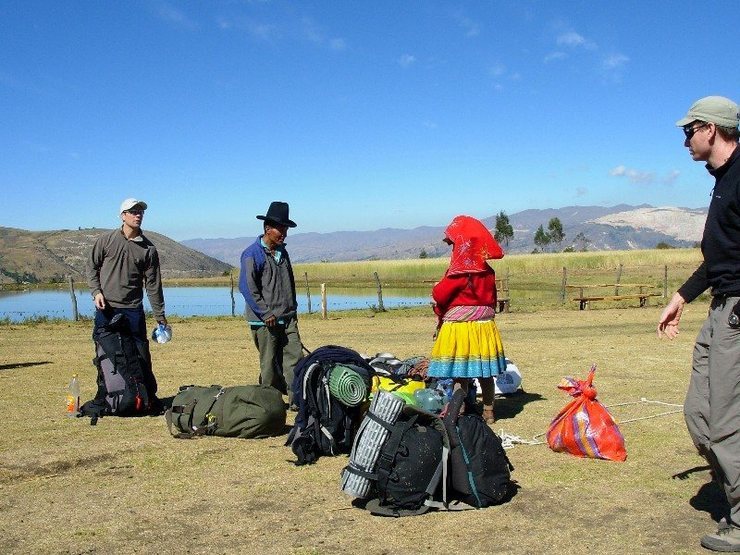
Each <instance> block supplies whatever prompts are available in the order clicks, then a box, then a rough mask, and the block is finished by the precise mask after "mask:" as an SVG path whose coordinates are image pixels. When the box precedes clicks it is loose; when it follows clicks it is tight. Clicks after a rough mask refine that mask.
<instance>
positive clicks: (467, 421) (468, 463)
mask: <svg viewBox="0 0 740 555" xmlns="http://www.w3.org/2000/svg"><path fill="white" fill-rule="evenodd" d="M464 400H465V393H464V392H463V391H462V390H460V389H458V390H457V391H455V393H454V394H453V396H452V400H451V401H450V403H449V405H448V409H447V415H446V416H445V418H444V424H445V428H446V429H447V435H448V437H449V440H450V464H449V468H450V471H449V474H450V488H451V490H452V493H451V495H452V496H454V497H456V498H458V499H460V500H461V501H463V502H465V503H467V504H469V505H472V506H473V507H477V508H482V507H488V506H489V505H494V504H496V503H501V502H502V501H504V500H505V499H506V498H507V496H509V495H510V494H512V493H513V492H514V490H513V487H512V486H513V484H512V482H511V471H512V470H514V467H513V466H512V465H511V462H509V458H508V457H507V456H506V451H504V448H503V446H502V444H501V439H500V438H499V437H498V436H497V435H496V433H495V432H494V431H493V430H491V428H489V427H488V425H487V424H486V423H485V421H484V420H483V418H481V416H480V415H478V414H467V413H466V414H462V415H461V414H460V408H461V406H462V404H463V402H464Z"/></svg>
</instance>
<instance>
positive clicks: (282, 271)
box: [239, 201, 301, 398]
mask: <svg viewBox="0 0 740 555" xmlns="http://www.w3.org/2000/svg"><path fill="white" fill-rule="evenodd" d="M288 210H289V207H288V203H286V202H279V201H276V202H273V203H271V204H270V207H269V209H268V210H267V214H265V215H264V216H257V219H258V220H263V221H264V226H263V227H264V233H263V234H262V235H260V236H259V237H257V240H256V241H255V242H254V243H252V244H251V245H250V246H249V247H247V248H246V249H244V252H243V253H242V257H241V273H240V275H239V290H240V291H241V292H242V295H244V300H245V301H246V308H245V318H246V320H247V323H248V324H249V327H250V330H251V332H252V338H253V339H254V344H255V346H256V347H257V350H258V351H259V356H260V383H261V384H265V385H271V386H272V387H274V388H276V389H279V390H280V391H282V392H283V393H284V394H288V396H289V398H290V397H291V395H290V393H291V392H290V389H291V384H292V382H293V367H294V366H295V365H296V363H297V362H298V359H300V358H301V337H300V335H299V333H298V321H297V316H296V314H297V310H298V303H297V301H296V292H295V279H294V277H293V267H292V266H291V264H290V257H289V256H288V251H286V250H285V244H284V241H285V237H286V236H287V235H288V228H289V227H296V224H295V222H293V221H292V220H291V219H290V218H289V217H288Z"/></svg>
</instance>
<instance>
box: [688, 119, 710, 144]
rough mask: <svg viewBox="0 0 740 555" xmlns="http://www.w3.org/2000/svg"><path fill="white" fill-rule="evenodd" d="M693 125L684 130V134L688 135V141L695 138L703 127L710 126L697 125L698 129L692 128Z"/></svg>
mask: <svg viewBox="0 0 740 555" xmlns="http://www.w3.org/2000/svg"><path fill="white" fill-rule="evenodd" d="M692 125H693V124H689V125H687V126H686V127H684V128H683V134H684V135H686V140H689V139H691V137H693V136H694V133H696V132H697V131H699V129H701V128H702V127H706V126H707V125H709V124H708V123H702V124H701V125H697V126H696V127H692Z"/></svg>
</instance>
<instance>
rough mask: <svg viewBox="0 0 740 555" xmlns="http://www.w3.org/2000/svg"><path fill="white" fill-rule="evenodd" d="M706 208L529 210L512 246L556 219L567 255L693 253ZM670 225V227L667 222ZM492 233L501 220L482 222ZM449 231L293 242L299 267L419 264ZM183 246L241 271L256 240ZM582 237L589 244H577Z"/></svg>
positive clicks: (301, 236) (317, 236)
mask: <svg viewBox="0 0 740 555" xmlns="http://www.w3.org/2000/svg"><path fill="white" fill-rule="evenodd" d="M706 211H707V209H706V208H698V209H692V208H680V207H653V206H651V205H649V204H641V205H637V206H633V205H628V204H618V205H615V206H611V207H603V206H565V207H563V208H547V209H527V210H523V211H521V212H517V213H514V214H511V215H509V222H510V223H511V225H512V227H513V228H514V237H513V239H512V240H511V241H510V242H509V244H508V245H507V246H506V249H505V250H506V251H507V252H509V253H525V252H532V250H533V249H534V247H535V245H534V240H533V238H534V233H535V231H536V230H537V228H538V227H539V226H540V225H542V226H543V227H544V228H545V229H547V224H548V222H549V221H550V219H551V218H558V219H560V222H561V224H562V225H563V229H564V231H565V234H566V237H565V240H564V241H563V243H562V245H561V249H562V248H565V247H567V246H573V247H574V248H575V249H576V250H582V249H583V248H584V247H585V248H586V249H587V250H620V249H645V248H654V247H655V246H656V245H657V244H659V243H666V244H669V245H672V246H675V247H690V246H693V245H694V244H695V243H696V242H698V241H700V240H701V233H702V230H703V227H704V220H705V219H706ZM661 218H662V219H663V220H666V219H668V220H670V224H671V225H665V224H664V223H663V221H662V220H661ZM481 221H482V222H483V223H484V224H486V226H487V227H488V228H489V229H493V228H494V227H495V224H496V216H489V217H486V218H483V219H482V220H481ZM445 227H446V224H445V225H443V226H429V225H425V226H420V227H416V228H412V229H402V228H382V229H377V230H374V231H334V232H329V233H317V232H308V233H295V234H290V235H289V236H288V238H287V241H286V244H287V245H288V248H289V251H290V255H291V259H292V260H293V262H318V261H327V262H339V261H350V260H372V259H399V258H418V257H419V255H420V254H421V253H422V251H423V252H424V253H426V255H427V256H429V257H435V256H443V255H445V254H446V253H448V252H449V247H447V246H446V245H444V244H443V243H442V242H441V241H442V237H443V233H444V229H445ZM257 231H258V230H255V235H254V236H253V237H235V238H219V239H202V238H201V239H187V240H184V241H182V243H183V244H184V245H187V246H189V247H191V248H193V249H195V250H198V251H200V252H204V253H207V254H209V255H210V256H213V257H214V258H217V259H219V260H223V261H225V262H228V263H229V264H232V265H234V266H238V265H239V258H240V255H241V252H242V251H243V250H244V249H245V248H246V247H247V246H248V245H249V244H251V243H252V242H253V241H254V240H255V238H256V236H257ZM579 234H581V235H582V237H584V238H585V239H586V241H582V240H579V241H577V242H576V241H575V239H576V237H578V236H579Z"/></svg>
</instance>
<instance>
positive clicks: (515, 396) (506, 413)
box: [494, 390, 547, 420]
mask: <svg viewBox="0 0 740 555" xmlns="http://www.w3.org/2000/svg"><path fill="white" fill-rule="evenodd" d="M546 400H547V397H543V396H542V395H540V394H539V393H528V392H526V391H522V390H520V391H517V392H516V393H512V394H511V395H502V396H498V395H497V396H496V401H495V403H494V411H495V413H496V420H500V419H502V418H514V417H515V416H516V415H517V414H519V413H520V412H522V411H523V410H524V405H526V404H527V403H533V402H535V401H546Z"/></svg>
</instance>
